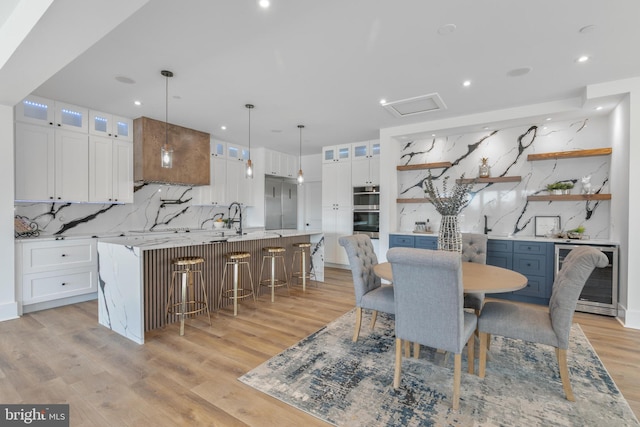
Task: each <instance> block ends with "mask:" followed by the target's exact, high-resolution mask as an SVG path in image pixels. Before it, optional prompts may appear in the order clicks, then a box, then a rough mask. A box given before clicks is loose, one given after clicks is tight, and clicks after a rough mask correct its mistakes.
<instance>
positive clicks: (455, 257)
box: [387, 248, 477, 409]
mask: <svg viewBox="0 0 640 427" xmlns="http://www.w3.org/2000/svg"><path fill="white" fill-rule="evenodd" d="M387 259H388V260H389V262H391V268H392V271H393V288H394V292H395V307H396V308H395V311H396V364H395V374H394V379H393V387H394V388H398V387H399V386H400V374H401V370H402V341H403V340H405V341H409V342H413V343H419V344H423V345H426V346H429V347H432V348H436V349H439V350H445V351H449V352H451V353H453V354H454V371H453V397H452V406H453V409H458V406H459V400H460V378H461V371H462V350H463V348H464V346H465V343H466V344H467V352H468V360H469V373H471V374H472V373H473V363H474V362H473V352H474V339H473V337H474V335H473V332H474V331H475V329H476V323H477V317H476V315H475V314H474V313H469V312H466V311H464V309H463V292H464V288H463V285H462V261H461V259H460V255H459V254H458V253H457V252H447V251H433V250H429V249H414V248H391V249H389V251H388V252H387ZM425 381H428V379H427V378H425Z"/></svg>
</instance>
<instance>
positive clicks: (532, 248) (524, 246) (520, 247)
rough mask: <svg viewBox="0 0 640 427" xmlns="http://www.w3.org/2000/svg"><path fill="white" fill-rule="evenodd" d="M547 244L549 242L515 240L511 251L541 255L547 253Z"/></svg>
mask: <svg viewBox="0 0 640 427" xmlns="http://www.w3.org/2000/svg"><path fill="white" fill-rule="evenodd" d="M549 245H550V243H542V242H515V244H514V245H513V252H514V253H520V254H538V255H543V254H546V253H547V248H548V247H549Z"/></svg>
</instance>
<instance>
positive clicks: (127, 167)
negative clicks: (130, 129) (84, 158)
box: [89, 135, 133, 203]
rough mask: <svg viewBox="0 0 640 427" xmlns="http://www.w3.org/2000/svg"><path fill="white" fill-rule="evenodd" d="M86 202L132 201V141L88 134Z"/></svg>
mask: <svg viewBox="0 0 640 427" xmlns="http://www.w3.org/2000/svg"><path fill="white" fill-rule="evenodd" d="M89 201H90V202H105V203H133V144H132V143H131V142H130V141H126V140H118V139H114V138H106V137H101V136H97V135H91V136H90V137H89Z"/></svg>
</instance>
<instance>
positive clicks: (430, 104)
mask: <svg viewBox="0 0 640 427" xmlns="http://www.w3.org/2000/svg"><path fill="white" fill-rule="evenodd" d="M382 106H383V107H384V108H385V109H386V110H387V111H389V112H390V113H391V114H393V115H394V116H396V117H407V116H412V115H414V114H423V113H430V112H432V111H440V110H446V109H447V106H446V105H445V103H444V101H443V100H442V98H440V95H438V94H437V93H430V94H428V95H421V96H416V97H414V98H407V99H401V100H399V101H391V102H386V103H384V104H383V105H382Z"/></svg>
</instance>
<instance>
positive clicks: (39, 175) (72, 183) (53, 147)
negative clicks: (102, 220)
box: [15, 123, 89, 202]
mask: <svg viewBox="0 0 640 427" xmlns="http://www.w3.org/2000/svg"><path fill="white" fill-rule="evenodd" d="M88 156H89V141H88V135H86V134H82V133H78V132H69V131H63V130H55V131H54V130H53V129H52V128H46V127H43V126H34V125H30V124H27V123H17V124H16V146H15V159H16V160H15V164H16V169H15V179H16V182H15V198H16V200H25V201H27V200H28V201H58V202H86V201H88V197H89V182H88V178H89V175H88V163H87V158H88Z"/></svg>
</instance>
